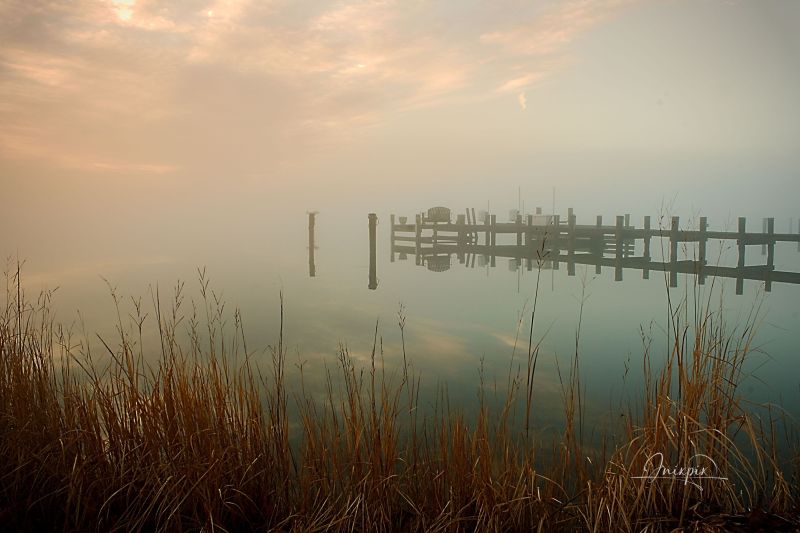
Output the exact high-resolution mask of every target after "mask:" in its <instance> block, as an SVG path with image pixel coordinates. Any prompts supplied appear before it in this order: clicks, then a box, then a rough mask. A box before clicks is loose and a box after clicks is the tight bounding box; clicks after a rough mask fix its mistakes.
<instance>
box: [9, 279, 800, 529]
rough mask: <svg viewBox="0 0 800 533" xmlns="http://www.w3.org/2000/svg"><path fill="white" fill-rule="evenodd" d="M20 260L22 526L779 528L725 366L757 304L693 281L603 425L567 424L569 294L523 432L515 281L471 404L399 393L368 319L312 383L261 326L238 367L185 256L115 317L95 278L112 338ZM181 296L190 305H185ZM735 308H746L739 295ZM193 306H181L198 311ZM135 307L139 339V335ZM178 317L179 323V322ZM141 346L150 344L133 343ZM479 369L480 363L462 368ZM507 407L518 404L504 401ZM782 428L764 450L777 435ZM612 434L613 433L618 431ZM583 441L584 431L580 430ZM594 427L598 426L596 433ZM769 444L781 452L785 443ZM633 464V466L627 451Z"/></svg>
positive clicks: (14, 335) (763, 438) (735, 354)
mask: <svg viewBox="0 0 800 533" xmlns="http://www.w3.org/2000/svg"><path fill="white" fill-rule="evenodd" d="M20 270H21V269H20V267H19V265H17V268H16V269H15V271H14V272H12V273H10V274H9V275H7V283H6V301H5V305H4V306H3V309H2V314H1V315H0V457H2V458H3V459H2V460H0V523H3V524H6V525H7V527H8V528H12V529H15V530H20V531H23V530H28V531H41V530H64V531H89V530H99V531H153V530H164V531H166V530H169V531H194V530H201V529H202V530H207V531H216V530H218V531H242V530H275V531H288V530H292V531H323V530H324V531H478V530H480V531H484V530H487V531H558V530H563V531H573V530H586V531H641V530H647V531H673V530H675V529H686V530H689V529H691V530H700V531H717V530H719V531H723V530H733V529H736V528H739V530H747V529H753V528H758V527H760V528H762V529H763V530H765V531H766V530H768V531H777V530H781V529H785V530H795V529H796V528H797V527H799V526H798V516H800V505H799V504H800V494H798V472H800V459H799V457H800V456H799V455H798V452H797V450H798V446H797V445H798V443H799V441H798V439H797V438H796V435H797V433H796V432H793V430H791V429H790V426H791V422H790V421H789V420H788V419H787V418H786V417H785V416H780V415H778V414H776V413H775V412H771V411H770V412H766V413H765V412H762V411H753V410H748V409H747V408H746V406H745V404H744V403H743V402H742V400H741V396H740V394H739V391H738V386H739V384H740V383H741V381H742V378H743V364H744V362H745V360H746V358H747V355H748V353H749V352H750V351H751V350H752V347H753V340H754V334H755V331H756V326H757V321H758V313H757V312H754V313H753V314H752V315H751V316H750V317H749V318H747V319H746V321H745V323H744V324H739V325H738V327H737V328H735V329H730V328H729V327H728V326H727V325H726V324H725V323H724V321H723V320H722V317H721V311H720V309H716V310H715V309H712V308H711V305H710V302H706V303H705V304H704V305H703V307H702V310H701V312H699V313H694V312H693V311H692V312H690V302H689V301H688V298H687V299H684V300H683V301H682V302H679V303H673V302H670V303H669V317H670V318H669V350H668V353H667V356H666V358H665V359H664V361H663V362H662V363H660V364H658V363H656V362H654V353H653V352H654V349H653V344H652V342H649V341H648V339H647V336H643V338H644V341H645V342H644V343H643V357H642V372H643V375H644V386H643V388H642V390H641V394H640V396H638V401H637V402H632V403H631V404H630V405H628V406H627V415H626V417H625V421H624V423H623V424H622V425H621V426H620V428H618V432H619V434H608V435H601V437H600V439H599V442H600V445H597V442H598V440H597V439H590V438H589V437H588V436H587V435H586V432H585V424H586V420H585V415H584V406H583V403H584V399H583V398H584V396H583V392H582V384H581V378H580V356H581V345H580V322H581V320H582V310H579V317H578V327H577V329H576V341H575V353H574V355H573V357H572V361H571V364H570V365H569V368H565V369H563V373H561V370H560V374H559V375H560V376H561V383H562V390H563V402H564V430H563V432H562V433H561V435H560V436H559V438H558V439H557V440H556V441H554V442H543V441H541V440H539V441H537V439H536V438H535V431H534V429H535V428H534V427H532V426H531V424H530V419H531V413H532V412H535V409H536V401H535V397H534V395H533V392H534V390H535V388H536V383H535V381H536V380H535V378H536V375H535V365H536V361H537V358H538V355H539V351H540V346H541V344H540V342H541V341H540V340H537V335H538V332H536V331H535V330H534V327H533V323H534V319H535V313H536V310H535V307H536V304H535V302H534V305H533V310H532V313H531V327H530V334H529V339H528V341H529V342H528V350H527V354H526V355H527V357H526V358H525V359H524V360H523V362H522V366H523V368H521V369H518V370H514V367H513V365H512V366H510V369H511V370H510V371H509V377H508V387H507V394H506V397H505V398H503V399H502V402H501V404H500V405H499V407H496V406H493V405H490V402H489V401H488V400H486V399H485V395H484V394H483V392H485V389H486V386H485V384H484V383H483V378H481V383H480V390H481V391H482V393H481V395H480V404H479V408H478V412H477V413H475V414H474V416H468V415H467V414H465V413H463V412H461V411H460V410H459V409H457V408H453V407H451V406H450V404H449V402H448V399H447V392H446V388H444V387H442V388H441V389H440V390H439V392H438V394H437V401H436V403H435V407H434V408H433V409H428V410H425V409H423V406H422V405H421V402H420V399H419V397H420V384H421V377H420V375H419V373H417V372H415V371H414V369H413V366H412V365H411V363H410V362H409V361H410V358H409V356H408V355H407V354H406V353H405V336H404V328H405V327H406V326H405V310H404V309H403V308H402V307H401V309H400V312H399V314H398V326H399V328H400V331H401V334H403V344H402V351H403V353H402V360H403V364H402V367H401V370H400V371H399V372H391V371H388V370H386V365H385V364H384V358H385V354H384V349H383V345H382V340H381V338H380V333H379V327H378V325H377V324H376V327H375V332H374V337H373V339H374V341H373V348H372V351H371V354H370V358H369V362H368V363H367V364H366V365H361V364H359V363H358V362H357V361H356V360H355V358H354V357H353V356H352V355H351V353H350V351H349V349H348V348H347V346H345V345H342V346H340V348H339V351H338V357H337V364H336V367H335V368H330V369H328V371H327V375H326V378H325V379H326V389H325V397H324V399H322V400H320V399H316V400H315V399H314V398H313V396H312V394H310V393H309V392H308V391H307V390H306V386H307V382H306V376H304V374H303V368H302V366H301V367H300V369H299V371H298V372H297V374H298V376H297V378H298V382H299V385H298V386H297V387H291V390H289V389H290V386H289V385H287V383H289V382H290V380H289V378H288V376H287V370H288V369H287V365H286V360H287V353H286V352H287V349H286V346H285V343H284V338H283V301H282V298H281V309H280V312H281V316H280V320H281V330H280V333H279V337H278V339H277V344H276V345H275V346H273V347H272V348H271V349H270V350H271V351H270V360H269V363H270V364H269V366H268V368H265V369H263V370H262V369H260V368H259V367H258V365H256V364H255V362H254V361H253V357H252V355H253V354H252V353H251V352H248V350H247V345H246V337H245V334H244V326H243V321H242V317H241V314H240V313H239V311H238V310H234V312H233V314H232V316H233V328H232V333H231V330H230V328H227V327H226V320H228V319H229V315H228V313H226V312H225V306H224V303H223V302H222V301H221V300H220V299H219V298H218V297H217V296H216V295H215V294H214V293H213V291H211V290H210V289H209V284H208V281H207V277H206V275H205V273H204V272H203V271H201V272H200V273H199V277H200V285H201V294H202V297H203V298H202V302H201V303H200V304H198V305H192V306H191V309H190V310H184V307H185V304H184V297H183V291H184V288H183V285H182V284H179V285H177V286H176V288H175V290H174V291H173V295H172V297H171V301H169V302H162V296H161V295H160V294H159V291H158V290H154V291H153V294H152V295H151V299H152V311H151V312H150V313H152V317H150V316H149V315H148V312H146V311H145V310H144V306H143V305H142V303H141V300H134V301H132V307H133V312H132V313H131V316H130V320H128V323H129V324H130V325H125V320H124V319H123V313H122V311H121V310H120V304H121V299H120V298H119V297H118V295H117V294H116V291H115V290H114V289H113V288H112V289H111V293H112V296H113V299H114V303H115V306H116V310H117V317H118V327H117V338H115V339H114V340H113V341H110V340H107V339H105V338H99V339H98V342H99V345H101V346H102V347H103V353H99V354H98V353H93V352H92V349H91V345H92V343H90V342H88V339H89V337H88V335H87V334H86V332H85V331H78V332H75V331H72V330H70V329H68V328H64V327H62V326H59V325H57V324H56V323H55V321H54V319H53V316H52V312H51V298H52V296H53V295H52V293H43V294H41V295H39V296H38V298H37V299H35V300H30V299H28V298H27V297H26V296H25V294H24V290H23V283H22V280H21V273H20ZM198 308H199V309H198ZM756 311H757V309H756ZM200 317H202V318H200ZM152 322H155V324H156V327H157V333H158V338H159V340H160V346H161V353H160V354H159V357H157V359H156V360H154V359H153V358H151V357H150V356H149V354H147V353H145V351H144V349H143V344H144V343H143V336H144V329H145V328H146V324H148V323H152ZM184 329H185V330H186V332H187V333H186V334H182V333H181V331H182V330H184ZM153 361H155V362H153ZM482 375H483V374H482V373H481V376H482ZM523 413H524V415H523ZM779 434H780V435H794V437H793V438H789V437H785V438H786V439H787V441H786V443H785V445H782V449H783V450H784V451H779V449H778V448H779V445H780V443H779V442H778V441H779V439H780V437H779V436H778V435H779ZM620 435H621V437H620ZM590 441H592V442H590ZM611 442H615V443H618V444H609V443H611ZM787 449H788V450H789V452H788V453H787V452H786V451H785V450H787ZM656 454H661V456H662V457H663V460H664V463H665V464H668V465H691V464H694V463H697V459H698V454H702V457H704V458H708V459H709V460H712V461H713V462H714V463H715V465H716V470H715V471H714V475H716V476H719V477H727V478H728V480H727V481H725V482H723V481H720V480H713V479H702V480H697V483H698V484H699V485H701V487H702V491H700V490H699V489H698V487H695V486H694V485H693V484H692V483H686V482H685V480H684V479H682V478H680V477H670V476H665V477H663V478H661V479H657V480H652V479H647V478H646V477H644V476H642V475H641V474H642V473H643V472H648V471H651V472H652V470H653V467H654V464H653V462H652V458H653V457H654V456H655V455H656ZM648 469H649V470H648Z"/></svg>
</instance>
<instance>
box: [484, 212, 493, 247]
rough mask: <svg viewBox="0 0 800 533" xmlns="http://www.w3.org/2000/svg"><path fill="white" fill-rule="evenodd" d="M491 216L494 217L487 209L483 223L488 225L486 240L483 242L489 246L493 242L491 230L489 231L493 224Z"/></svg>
mask: <svg viewBox="0 0 800 533" xmlns="http://www.w3.org/2000/svg"><path fill="white" fill-rule="evenodd" d="M491 218H492V216H491V215H490V214H489V212H488V211H487V212H486V218H484V219H483V225H484V226H486V241H485V242H484V243H483V244H485V245H486V246H487V247H488V246H490V245H491V244H492V236H491V232H490V231H489V228H490V224H491Z"/></svg>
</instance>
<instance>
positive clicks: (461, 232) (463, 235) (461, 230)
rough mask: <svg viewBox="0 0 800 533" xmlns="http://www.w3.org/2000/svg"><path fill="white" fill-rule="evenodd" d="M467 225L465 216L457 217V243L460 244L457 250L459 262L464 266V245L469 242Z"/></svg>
mask: <svg viewBox="0 0 800 533" xmlns="http://www.w3.org/2000/svg"><path fill="white" fill-rule="evenodd" d="M467 212H469V211H467ZM465 224H466V222H465V219H464V215H458V216H457V217H456V226H457V227H458V229H457V230H456V232H457V233H456V235H457V237H456V242H457V243H458V244H457V248H456V249H457V250H458V262H459V264H462V265H463V264H464V245H465V244H466V242H467V228H466V225H465Z"/></svg>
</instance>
